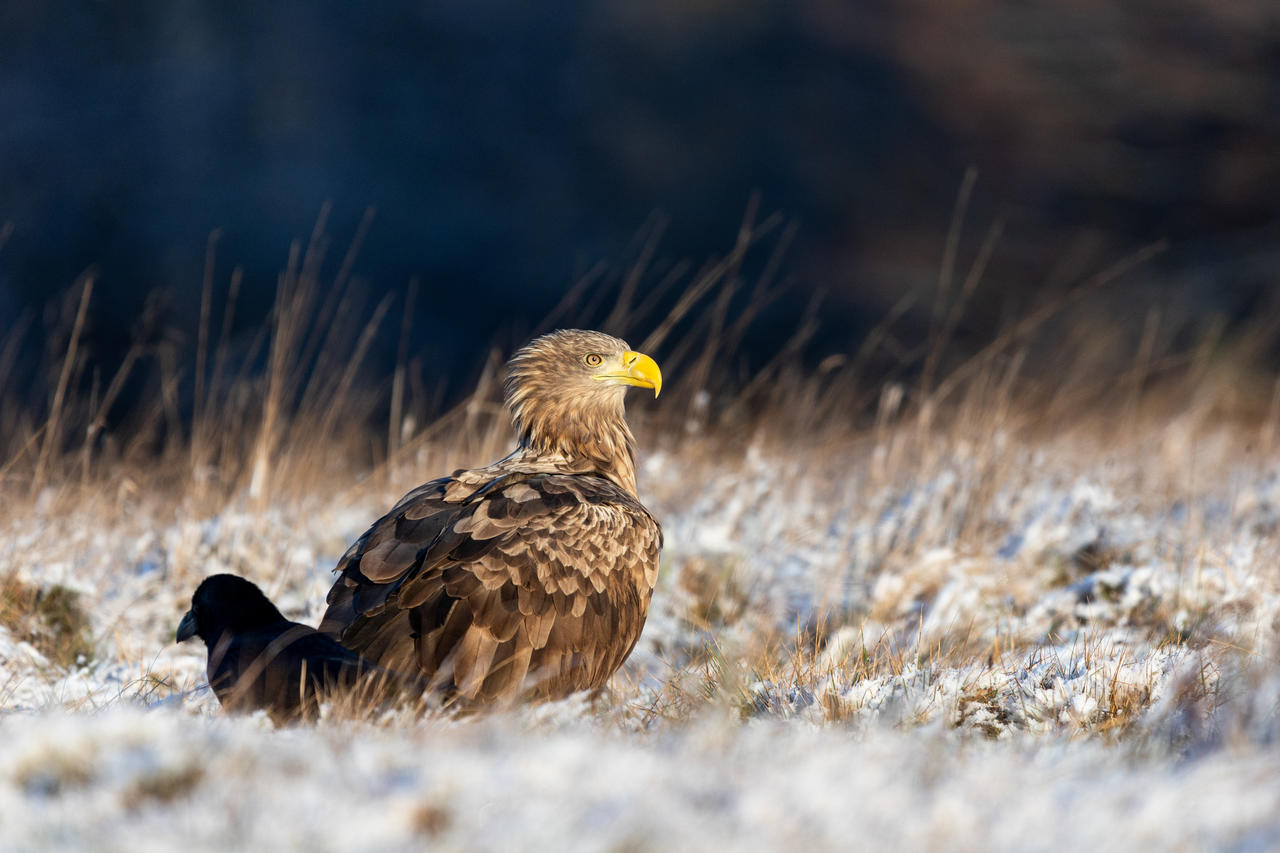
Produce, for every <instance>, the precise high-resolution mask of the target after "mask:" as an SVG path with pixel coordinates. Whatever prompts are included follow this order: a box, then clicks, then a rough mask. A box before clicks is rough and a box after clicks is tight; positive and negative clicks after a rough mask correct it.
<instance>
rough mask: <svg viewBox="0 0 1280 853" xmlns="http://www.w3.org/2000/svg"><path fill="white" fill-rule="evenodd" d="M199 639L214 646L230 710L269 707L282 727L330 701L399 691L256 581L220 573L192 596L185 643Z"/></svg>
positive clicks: (222, 697)
mask: <svg viewBox="0 0 1280 853" xmlns="http://www.w3.org/2000/svg"><path fill="white" fill-rule="evenodd" d="M193 636H194V637H199V638H200V639H202V640H203V641H204V644H205V646H206V647H207V649H208V667H207V673H208V677H209V684H210V686H211V687H213V691H214V693H215V694H216V695H217V697H218V701H219V702H221V703H222V706H223V708H225V709H226V710H229V711H253V710H258V709H264V710H266V711H267V712H268V713H269V714H270V715H271V717H272V719H273V720H275V721H276V722H287V721H290V720H295V719H298V718H308V717H313V716H314V715H315V712H316V710H317V709H318V707H319V703H320V702H321V701H322V700H323V699H325V698H328V697H335V696H339V695H348V696H355V695H357V694H356V691H357V690H358V689H360V688H366V689H367V691H368V692H367V694H360V695H362V696H366V697H367V698H377V697H375V696H374V695H373V694H374V693H376V692H378V691H379V690H384V689H385V687H384V685H386V686H391V687H393V688H394V687H398V686H399V682H398V680H397V679H395V677H394V676H392V675H391V674H390V673H389V672H387V671H386V670H384V669H382V668H381V667H378V666H375V665H374V664H372V663H370V662H369V661H367V660H365V659H364V658H363V657H361V656H360V655H358V654H356V653H355V652H353V651H351V650H350V649H348V648H346V647H344V646H343V645H341V644H340V643H338V642H337V641H336V640H334V639H333V638H332V637H329V636H326V635H325V634H321V633H320V632H319V631H317V630H315V629H314V628H310V627H308V626H306V625H303V624H301V623H298V622H291V621H289V620H288V619H286V618H285V617H284V614H282V613H281V612H280V610H279V609H278V608H277V607H276V606H275V605H274V604H272V603H271V601H270V600H269V599H268V598H267V597H266V596H265V595H263V593H262V590H260V589H258V587H257V586H255V585H254V584H253V583H251V582H250V581H248V580H246V579H244V578H242V577H239V576H237V575H230V574H219V575H212V576H210V577H207V578H205V579H204V580H203V581H201V583H200V585H199V586H198V587H197V588H196V591H195V594H194V595H193V596H192V597H191V609H190V610H189V611H188V612H187V613H186V614H185V615H184V616H183V618H182V623H181V624H180V625H179V627H178V641H179V642H182V641H184V640H187V639H190V638H191V637H193Z"/></svg>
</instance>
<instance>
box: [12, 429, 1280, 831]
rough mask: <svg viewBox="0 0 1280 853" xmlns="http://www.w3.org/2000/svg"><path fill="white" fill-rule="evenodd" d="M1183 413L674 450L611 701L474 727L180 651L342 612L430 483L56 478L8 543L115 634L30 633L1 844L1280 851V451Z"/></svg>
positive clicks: (16, 675) (17, 663)
mask: <svg viewBox="0 0 1280 853" xmlns="http://www.w3.org/2000/svg"><path fill="white" fill-rule="evenodd" d="M1183 427H1184V425H1180V424H1178V423H1170V424H1166V425H1164V426H1162V427H1161V428H1159V429H1151V430H1149V431H1147V432H1145V433H1142V434H1138V435H1135V436H1133V437H1130V438H1125V439H1124V440H1123V441H1122V440H1121V439H1119V438H1116V439H1115V440H1114V441H1111V440H1104V438H1106V439H1109V438H1112V437H1102V438H1100V437H1097V436H1095V437H1093V438H1090V437H1088V436H1083V435H1076V436H1074V437H1066V436H1062V437H1058V438H1054V439H1041V440H1030V439H1026V438H1022V439H1017V440H1015V439H1013V438H1011V437H1009V436H1007V435H1004V434H1002V433H1001V432H999V431H998V430H992V431H989V432H987V433H984V434H979V435H970V436H962V435H961V434H960V433H959V431H956V432H953V433H952V434H949V435H947V436H945V437H942V438H939V439H938V440H937V441H930V442H919V441H914V442H913V441H912V440H909V438H902V439H899V438H897V437H896V436H894V435H889V436H887V437H886V436H884V435H881V436H879V437H878V438H873V437H863V438H860V439H857V440H855V439H854V438H850V439H848V440H847V441H835V440H832V441H827V442H822V443H817V442H812V443H808V444H801V446H797V447H792V446H787V445H786V444H785V443H783V442H780V441H776V440H775V441H767V440H763V439H762V440H759V441H754V442H748V443H745V444H735V445H733V446H732V447H727V446H724V445H721V444H717V443H716V442H715V441H713V440H711V439H704V438H698V437H696V436H694V437H690V438H688V439H686V440H682V441H680V442H677V443H675V444H673V445H672V446H670V447H668V448H667V449H664V450H650V451H649V452H647V453H645V454H644V455H643V457H642V459H643V464H642V483H641V489H642V491H643V493H644V497H645V500H646V502H647V503H648V504H649V505H650V507H651V508H652V509H653V510H654V511H655V513H656V514H657V515H658V516H659V517H660V518H661V519H662V521H663V524H664V529H665V533H666V548H665V551H664V554H663V575H662V579H661V581H660V585H659V588H658V592H657V594H656V596H655V599H654V605H653V609H652V612H651V615H650V620H649V623H648V626H647V628H646V632H645V635H644V638H643V639H642V641H641V644H640V646H639V647H638V648H637V651H636V653H635V654H634V655H633V657H632V659H631V661H629V663H628V665H627V667H626V669H625V670H624V672H623V673H622V674H620V675H619V676H618V677H617V678H616V679H615V685H614V689H613V690H612V691H611V695H609V696H608V697H605V698H603V699H601V700H599V701H597V702H596V703H594V704H591V703H588V702H586V701H585V700H584V701H578V700H570V701H567V702H564V703H559V704H557V705H553V706H546V707H540V708H531V709H522V710H519V711H517V712H514V713H510V714H505V715H501V716H494V717H489V718H482V719H471V720H462V721H459V720H451V719H440V718H430V719H415V718H410V717H408V716H406V715H405V714H403V713H399V714H396V713H387V714H386V715H385V716H382V717H378V718H374V719H347V718H342V715H340V714H334V715H331V716H329V717H327V718H325V719H323V720H321V721H320V722H319V723H318V724H316V725H314V726H300V727H292V728H287V729H279V730H277V729H274V728H273V727H272V725H271V724H270V722H269V721H267V720H266V719H265V717H262V716H257V717H239V718H235V717H226V716H223V715H222V714H221V713H220V711H219V709H218V707H217V703H216V701H215V700H214V699H213V698H212V696H211V695H210V693H209V691H208V690H207V689H205V688H203V687H202V686H201V681H202V676H203V647H201V646H199V645H198V644H188V645H184V646H175V645H174V644H173V643H172V638H173V631H174V629H175V628H176V625H177V621H178V618H179V616H180V615H181V613H182V611H183V610H184V609H185V607H186V604H187V601H188V600H189V596H190V593H191V591H192V589H193V588H194V586H195V584H196V583H197V582H198V581H199V579H200V578H201V577H203V576H205V575H207V574H211V573H213V572H216V571H235V572H238V573H240V574H244V575H247V576H248V577H250V578H251V579H253V580H255V581H257V582H258V583H260V584H261V585H262V586H263V587H264V589H265V590H266V591H267V592H268V594H269V595H271V596H272V597H273V598H274V599H275V600H276V601H277V602H278V603H279V604H280V605H281V607H282V609H284V610H285V611H286V613H287V614H289V615H290V616H292V617H294V618H299V619H301V620H303V621H309V622H311V623H312V624H314V623H315V622H316V621H318V619H319V616H320V613H321V611H322V609H323V599H324V594H325V592H326V591H327V589H328V585H329V575H328V570H329V569H330V568H331V567H332V565H333V563H334V562H335V561H336V558H337V556H338V555H339V554H341V553H342V551H343V550H344V549H345V547H346V545H347V544H348V542H349V541H350V540H351V539H353V538H354V537H355V536H356V535H358V534H359V533H360V532H361V531H362V530H363V528H364V526H365V525H366V524H367V523H368V522H369V521H371V520H372V519H374V518H376V517H377V515H379V514H380V512H381V511H382V510H383V509H385V508H386V506H388V505H389V504H390V503H391V502H392V501H393V500H394V499H395V498H396V497H398V496H399V494H400V493H402V492H403V491H405V490H407V489H408V488H409V487H411V486H412V485H414V484H415V483H416V481H417V479H418V477H417V476H416V475H415V473H414V472H413V471H410V470H407V469H406V470H399V471H397V472H396V474H395V476H394V477H393V478H392V480H391V482H389V483H387V484H386V485H385V486H380V487H376V488H375V487H369V488H364V489H359V490H353V491H348V492H344V491H341V490H335V489H315V490H312V491H310V493H309V494H308V495H307V496H305V497H281V498H280V499H279V500H277V501H273V502H271V503H270V504H269V505H268V506H266V507H265V508H263V507H260V506H255V505H254V504H253V503H252V502H251V501H250V500H249V499H248V498H238V499H237V500H235V501H233V502H231V503H229V504H227V505H225V506H221V507H215V508H213V509H209V508H208V507H207V506H202V505H201V503H200V502H199V501H196V500H186V499H184V498H183V497H182V496H179V497H178V498H176V499H173V500H168V501H159V500H148V499H145V498H143V497H140V496H141V495H144V494H146V493H147V491H148V490H147V489H145V488H136V487H134V486H131V485H128V484H127V483H121V484H120V485H119V486H118V488H114V489H110V490H107V489H102V490H97V491H94V492H93V493H92V494H90V495H87V496H85V495H81V496H79V497H77V498H75V499H68V493H67V492H66V491H65V490H63V491H61V492H57V493H55V492H54V491H53V490H50V493H49V494H47V495H45V496H43V497H42V499H41V500H38V501H36V502H34V503H33V504H32V505H31V506H29V507H27V508H25V509H23V510H22V511H18V512H10V513H5V514H0V558H3V561H4V565H5V567H6V571H8V572H9V573H11V574H12V576H13V577H16V578H18V579H19V580H20V581H21V582H22V583H23V584H24V585H25V586H26V588H30V589H38V590H49V589H52V588H54V587H55V585H61V586H63V587H66V588H68V589H70V590H72V591H74V592H76V593H78V596H79V599H78V600H79V604H80V606H81V607H82V608H83V611H84V612H85V613H86V614H87V616H88V619H89V633H90V634H91V638H92V644H91V645H92V649H91V654H88V655H81V656H80V659H79V661H72V662H64V663H58V662H56V661H54V660H51V659H50V657H49V651H48V648H45V649H44V650H43V651H42V649H41V647H40V643H39V642H37V641H36V640H35V639H33V638H32V637H29V636H23V631H24V630H26V628H24V627H23V626H22V625H20V624H16V623H15V624H11V625H8V626H3V625H0V743H3V744H4V748H3V749H0V848H3V849H6V850H7V849H13V850H26V849H45V848H61V849H76V850H82V849H129V850H148V849H156V850H165V849H173V848H175V847H179V846H181V847H182V848H185V849H192V850H203V849H232V848H236V849H247V848H257V849H299V848H306V849H311V850H328V849H334V850H338V849H345V850H350V849H379V850H382V849H387V850H395V849H419V848H421V847H422V846H424V844H427V843H429V844H430V845H431V846H433V847H439V848H441V849H466V850H490V849H492V850H499V849H501V850H509V849H547V850H561V849H589V850H618V849H628V850H630V849H636V850H642V849H655V850H656V849H663V850H666V849H677V850H678V849H688V850H700V849H709V848H713V847H723V848H726V849H760V848H762V847H772V848H785V849H796V848H801V849H803V848H806V847H807V848H810V849H847V848H851V847H852V848H879V847H895V848H914V849H926V848H927V849H932V848H937V847H949V848H954V849H1019V850H1040V849H1043V850H1063V849H1095V850H1097V849H1119V848H1132V847H1138V846H1142V847H1152V848H1155V849H1204V848H1214V849H1222V848H1225V849H1239V850H1268V849H1275V848H1276V847H1278V846H1280V721H1278V720H1277V711H1278V709H1280V663H1278V662H1280V648H1278V646H1277V640H1278V639H1280V570H1278V569H1277V565H1278V563H1277V557H1278V554H1277V551H1278V550H1280V548H1278V545H1280V540H1278V539H1277V533H1278V532H1280V465H1277V464H1276V463H1275V461H1274V459H1272V458H1271V457H1270V456H1269V455H1265V454H1261V453H1257V452H1252V453H1251V452H1250V451H1249V450H1248V449H1247V448H1246V444H1247V437H1245V436H1242V433H1241V431H1240V430H1237V429H1234V428H1226V427H1223V428H1222V429H1221V430H1220V431H1213V430H1210V429H1207V428H1197V429H1196V430H1195V431H1194V432H1193V431H1192V430H1191V429H1190V428H1189V427H1188V428H1183ZM904 435H905V431H904ZM643 444H644V442H643V441H642V445H643ZM650 446H652V442H650ZM457 461H458V463H459V464H461V463H464V462H480V461H487V460H482V459H464V460H457ZM433 464H434V463H433ZM445 467H447V466H440V467H431V468H430V470H427V471H420V472H417V473H418V474H422V475H425V474H428V473H436V471H437V470H444V468H445ZM28 627H29V626H28Z"/></svg>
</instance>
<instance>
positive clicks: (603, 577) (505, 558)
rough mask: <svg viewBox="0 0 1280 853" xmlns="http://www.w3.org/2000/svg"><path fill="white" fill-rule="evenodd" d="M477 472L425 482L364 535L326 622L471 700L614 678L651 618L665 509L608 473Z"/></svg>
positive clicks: (372, 655)
mask: <svg viewBox="0 0 1280 853" xmlns="http://www.w3.org/2000/svg"><path fill="white" fill-rule="evenodd" d="M477 473H478V472H459V473H458V474H455V475H454V476H453V477H447V478H443V479H440V480H435V481H432V482H430V483H427V484H425V485H423V486H420V487H419V488H417V489H415V490H414V491H412V492H410V493H409V494H408V495H406V496H405V497H404V498H403V499H402V500H401V501H400V502H399V503H398V504H396V506H395V507H394V508H393V509H392V510H391V511H390V512H389V513H388V514H387V515H385V516H384V517H383V518H381V519H380V520H379V521H378V522H376V523H375V524H374V525H373V526H372V527H371V528H370V529H369V530H368V531H367V532H366V533H365V534H364V536H362V537H361V538H360V539H359V540H358V541H357V542H356V543H355V544H354V545H353V546H352V547H351V549H350V550H349V551H348V552H347V554H346V555H344V556H343V558H342V560H341V561H340V562H339V564H338V566H337V568H336V569H335V571H336V572H339V573H340V575H341V576H340V577H339V579H338V580H337V582H336V583H335V584H334V586H333V588H332V589H331V590H330V592H329V598H328V601H329V608H328V610H327V612H326V614H325V618H324V620H323V622H322V623H321V630H323V631H326V632H327V633H329V634H330V635H332V636H333V637H335V638H336V639H338V640H340V641H341V642H342V643H343V644H344V645H345V646H347V647H349V648H351V649H354V650H355V651H357V652H359V653H360V654H362V655H364V656H365V657H367V658H368V659H370V660H372V661H374V662H375V663H377V664H379V665H380V666H384V667H387V668H389V669H392V670H394V671H398V672H410V671H413V670H414V669H417V670H419V671H421V673H422V674H423V676H424V677H425V678H426V679H427V681H428V684H429V686H430V687H431V688H432V689H436V690H440V691H441V692H442V693H444V694H445V695H446V696H447V697H448V698H449V699H452V700H456V701H461V702H464V703H465V702H470V701H477V702H484V703H489V702H494V701H510V700H514V699H517V698H546V699H554V698H559V697H562V696H565V695H568V694H569V693H572V692H574V691H577V690H584V689H592V688H596V687H600V686H602V685H603V684H604V683H605V682H606V681H607V680H608V678H609V676H611V675H612V674H613V672H614V671H615V670H616V669H617V668H618V667H619V666H621V665H622V662H623V661H624V660H626V657H627V655H629V654H630V653H631V649H632V648H633V647H634V646H635V643H636V640H637V639H639V636H640V631H641V629H642V628H643V627H644V620H645V615H646V613H647V611H648V606H649V599H650V597H651V595H652V593H653V587H654V584H655V583H656V582H657V576H658V552H659V550H660V548H661V545H662V532H661V529H660V527H659V525H658V522H657V521H656V520H655V519H654V518H653V516H651V515H650V514H649V512H648V511H647V510H645V508H644V507H643V506H642V505H641V504H640V503H639V502H638V501H637V500H636V499H635V497H633V496H632V495H631V494H630V493H629V492H627V491H625V490H624V489H622V488H621V487H619V486H618V485H616V484H615V483H613V482H612V481H611V480H608V479H605V478H603V477H599V476H594V475H589V474H556V473H552V474H548V473H530V472H527V471H525V472H505V473H504V472H501V471H495V470H493V469H489V471H488V472H486V474H485V475H484V476H483V477H477V476H476V474H477Z"/></svg>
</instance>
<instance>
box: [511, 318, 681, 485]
mask: <svg viewBox="0 0 1280 853" xmlns="http://www.w3.org/2000/svg"><path fill="white" fill-rule="evenodd" d="M629 386H636V387H639V388H651V389H653V395H654V396H655V397H656V396H658V393H659V392H660V391H661V390H662V371H661V370H659V369H658V364H657V362H655V361H654V360H653V359H652V358H650V357H649V356H647V355H645V354H643V353H639V352H635V351H634V350H632V349H631V347H629V346H627V344H626V342H625V341H621V340H619V339H618V338H615V337H613V336H612V335H606V334H604V333H602V332H589V331H583V330H581V329H562V330H560V331H556V332H551V333H550V334H547V335H543V336H542V337H540V338H537V339H536V340H534V341H532V342H530V343H529V344H528V345H526V346H525V347H523V348H522V349H520V350H518V351H517V352H516V354H515V355H514V356H512V358H511V361H510V362H509V363H508V364H507V383H506V401H507V408H508V409H510V411H511V418H512V420H513V421H514V423H515V427H516V433H517V434H518V435H519V437H520V443H521V445H522V446H524V447H526V448H528V449H530V450H532V451H534V452H535V453H539V454H545V455H557V456H561V457H564V458H566V459H575V460H589V461H594V462H596V463H599V465H600V467H601V471H600V473H602V474H606V475H612V473H613V472H611V471H610V470H609V467H610V466H623V467H625V468H627V469H628V470H629V469H630V468H631V467H632V466H633V465H634V463H633V461H632V457H633V445H634V439H633V438H632V436H631V430H630V429H629V428H628V427H627V421H626V417H625V410H624V408H623V400H622V398H623V394H624V392H625V391H626V389H627V388H628V387H629ZM615 479H618V478H617V477H615ZM623 479H631V480H632V482H631V483H629V484H625V485H628V486H629V487H630V488H632V490H633V491H634V474H631V475H630V476H629V477H627V476H626V475H625V474H624V476H623Z"/></svg>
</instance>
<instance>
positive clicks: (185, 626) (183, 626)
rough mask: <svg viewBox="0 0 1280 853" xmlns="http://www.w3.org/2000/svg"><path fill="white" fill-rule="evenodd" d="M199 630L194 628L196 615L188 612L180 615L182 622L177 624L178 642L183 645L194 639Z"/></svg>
mask: <svg viewBox="0 0 1280 853" xmlns="http://www.w3.org/2000/svg"><path fill="white" fill-rule="evenodd" d="M199 630H200V629H199V628H197V627H196V614H195V613H193V612H192V611H190V610H188V611H187V612H186V613H184V614H182V621H181V622H179V623H178V642H179V643H185V642H186V641H187V640H190V639H191V638H192V637H194V636H195V635H196V634H197V633H198V632H199Z"/></svg>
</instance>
